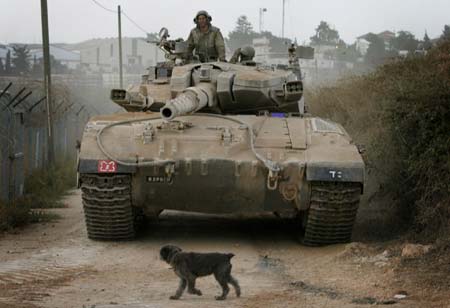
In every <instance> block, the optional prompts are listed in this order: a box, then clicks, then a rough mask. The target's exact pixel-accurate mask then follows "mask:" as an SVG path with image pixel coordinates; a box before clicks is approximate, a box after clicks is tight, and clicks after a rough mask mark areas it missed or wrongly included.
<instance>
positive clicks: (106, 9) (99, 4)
mask: <svg viewBox="0 0 450 308" xmlns="http://www.w3.org/2000/svg"><path fill="white" fill-rule="evenodd" d="M92 2H94V3H95V4H97V5H98V6H99V7H101V8H102V9H104V10H105V11H108V12H111V13H114V14H116V13H117V11H115V10H111V9H108V8H107V7H105V6H103V5H102V4H101V3H99V2H98V1H96V0H92Z"/></svg>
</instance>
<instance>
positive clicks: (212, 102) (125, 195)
mask: <svg viewBox="0 0 450 308" xmlns="http://www.w3.org/2000/svg"><path fill="white" fill-rule="evenodd" d="M167 36H168V35H167V31H166V30H165V29H163V30H162V31H161V33H160V37H161V41H160V42H159V45H160V47H161V48H162V49H163V50H164V51H165V52H166V53H167V62H165V63H162V64H160V65H158V66H157V67H152V68H150V70H149V74H148V75H145V76H144V77H143V81H142V83H141V84H140V85H137V86H131V87H130V88H129V89H128V90H122V89H117V90H116V89H115V90H112V91H111V99H112V100H113V101H114V102H116V103H117V104H119V105H120V106H122V107H123V108H125V109H126V111H127V112H126V113H122V114H113V115H103V116H96V117H94V118H92V119H90V121H89V122H88V124H87V125H86V128H85V130H84V135H83V139H82V143H81V149H80V153H79V165H78V172H79V185H80V186H81V189H82V198H83V206H84V213H85V219H86V226H87V231H88V236H89V238H91V239H99V240H120V239H130V238H133V237H134V236H135V232H136V218H137V217H139V216H142V215H145V216H157V215H159V213H160V212H161V211H162V210H165V209H171V210H181V211H192V212H203V213H260V212H274V213H281V214H283V213H286V214H296V215H297V217H298V223H299V227H298V232H299V235H301V236H300V237H301V238H302V241H303V243H305V244H307V245H324V244H331V243H341V242H348V241H350V240H351V235H352V227H353V223H354V221H355V217H356V213H357V209H358V205H359V199H360V195H361V193H362V190H363V184H364V163H363V160H362V158H361V155H360V154H359V152H358V149H357V147H356V146H355V145H354V144H353V143H352V140H351V138H350V137H349V136H348V134H347V133H346V131H345V130H344V128H343V127H342V126H340V125H339V124H337V123H334V122H332V121H329V120H325V119H321V118H317V117H312V116H309V115H306V114H304V110H303V109H304V106H303V98H302V95H303V83H302V81H301V78H300V69H299V67H298V59H296V56H297V54H296V50H295V47H291V48H290V49H289V52H290V61H289V63H290V66H289V68H288V69H287V70H277V69H276V68H272V67H267V66H262V65H258V64H256V63H254V62H252V61H248V60H247V61H245V63H239V62H238V63H234V64H232V63H226V62H210V63H199V62H196V61H195V59H188V58H186V57H185V54H184V46H183V43H184V42H182V41H180V40H178V41H168V40H167Z"/></svg>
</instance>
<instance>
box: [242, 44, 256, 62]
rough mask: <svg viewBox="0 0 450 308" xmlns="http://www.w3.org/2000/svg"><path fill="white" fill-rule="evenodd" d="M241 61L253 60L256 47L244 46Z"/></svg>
mask: <svg viewBox="0 0 450 308" xmlns="http://www.w3.org/2000/svg"><path fill="white" fill-rule="evenodd" d="M240 56H241V62H243V61H252V60H253V58H254V57H255V48H253V47H252V46H249V45H247V46H244V47H242V48H241V55H240Z"/></svg>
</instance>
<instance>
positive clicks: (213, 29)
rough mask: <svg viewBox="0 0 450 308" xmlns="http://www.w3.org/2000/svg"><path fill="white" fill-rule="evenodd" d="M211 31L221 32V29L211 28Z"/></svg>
mask: <svg viewBox="0 0 450 308" xmlns="http://www.w3.org/2000/svg"><path fill="white" fill-rule="evenodd" d="M210 31H211V32H220V29H219V28H217V27H214V26H211V28H210Z"/></svg>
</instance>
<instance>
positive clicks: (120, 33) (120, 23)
mask: <svg viewBox="0 0 450 308" xmlns="http://www.w3.org/2000/svg"><path fill="white" fill-rule="evenodd" d="M117 14H118V15H119V16H118V17H119V75H120V76H119V80H120V88H121V89H122V88H123V72H122V21H121V12H120V5H118V6H117Z"/></svg>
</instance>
